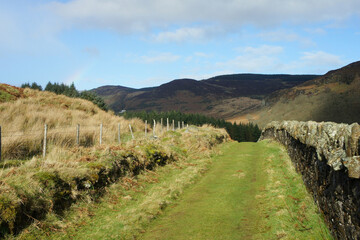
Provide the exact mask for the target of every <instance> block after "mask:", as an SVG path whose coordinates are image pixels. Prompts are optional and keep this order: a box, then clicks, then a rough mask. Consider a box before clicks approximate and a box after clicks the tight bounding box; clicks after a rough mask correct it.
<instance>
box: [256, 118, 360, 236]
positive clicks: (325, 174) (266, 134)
mask: <svg viewBox="0 0 360 240" xmlns="http://www.w3.org/2000/svg"><path fill="white" fill-rule="evenodd" d="M359 138H360V126H359V125H358V124H356V123H355V124H352V125H347V124H336V123H330V122H322V123H316V122H311V121H310V122H297V121H284V122H281V123H279V122H272V123H270V124H268V125H267V126H266V127H265V128H264V130H263V132H262V136H261V138H260V140H262V139H275V140H277V141H279V142H280V143H282V144H283V145H285V146H286V148H287V150H288V153H289V156H290V157H291V159H292V161H293V163H294V165H295V167H296V170H297V171H298V172H300V173H301V174H302V176H303V180H304V183H305V185H306V187H307V189H308V191H309V192H310V193H311V194H312V195H313V198H314V200H315V202H316V204H317V205H318V206H319V209H320V210H321V212H322V213H323V215H324V218H325V221H326V223H327V225H328V227H329V229H330V231H331V232H332V234H333V236H334V238H336V239H360V156H359Z"/></svg>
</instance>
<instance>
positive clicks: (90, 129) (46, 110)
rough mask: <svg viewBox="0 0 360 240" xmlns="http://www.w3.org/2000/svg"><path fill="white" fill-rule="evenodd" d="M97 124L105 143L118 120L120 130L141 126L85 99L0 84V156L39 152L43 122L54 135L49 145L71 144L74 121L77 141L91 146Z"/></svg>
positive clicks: (140, 127)
mask: <svg viewBox="0 0 360 240" xmlns="http://www.w3.org/2000/svg"><path fill="white" fill-rule="evenodd" d="M100 123H102V124H103V125H104V135H103V137H104V141H108V142H112V141H114V140H115V136H114V135H115V134H114V133H115V132H116V131H117V128H118V124H119V123H120V124H121V130H122V132H128V125H129V123H131V124H132V126H133V128H134V131H141V132H142V129H144V123H143V122H142V121H140V120H131V121H129V120H125V119H124V118H122V117H118V116H115V115H114V114H112V113H111V112H105V111H103V110H101V109H100V108H98V107H97V106H96V105H94V104H93V103H92V102H90V101H87V100H83V99H74V98H69V97H66V96H64V95H56V94H54V93H51V92H46V91H44V92H42V91H38V90H32V89H29V88H26V89H22V88H16V87H13V86H10V85H6V84H0V126H1V128H2V157H3V158H7V159H14V158H26V157H31V156H33V155H35V154H38V153H39V152H41V142H42V139H43V134H44V133H43V129H44V124H47V125H48V133H49V138H50V139H52V138H53V137H54V136H57V137H56V140H55V138H54V139H53V142H52V143H53V144H55V145H58V144H60V145H64V146H65V145H66V146H72V145H74V144H75V142H74V141H75V138H74V134H75V130H76V126H77V125H78V124H79V125H80V126H81V136H82V138H81V139H80V141H81V142H82V143H83V144H87V145H91V144H93V143H94V142H96V141H97V139H98V137H99V134H98V130H97V129H98V127H99V125H100ZM70 131H71V132H70Z"/></svg>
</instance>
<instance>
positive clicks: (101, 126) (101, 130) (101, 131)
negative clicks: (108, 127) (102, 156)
mask: <svg viewBox="0 0 360 240" xmlns="http://www.w3.org/2000/svg"><path fill="white" fill-rule="evenodd" d="M102 134H103V124H102V123H101V124H100V145H101V144H102Z"/></svg>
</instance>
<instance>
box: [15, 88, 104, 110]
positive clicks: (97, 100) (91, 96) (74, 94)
mask: <svg viewBox="0 0 360 240" xmlns="http://www.w3.org/2000/svg"><path fill="white" fill-rule="evenodd" d="M21 87H22V88H31V89H36V90H40V91H43V88H42V86H41V85H38V84H37V83H35V82H34V83H32V84H30V83H24V84H22V85H21ZM44 91H49V92H53V93H56V94H62V95H65V96H68V97H71V98H82V99H85V100H88V101H90V102H93V103H94V104H96V105H97V106H98V107H99V108H101V109H102V110H105V111H107V110H108V107H107V105H106V104H105V102H104V100H103V99H102V98H101V97H99V96H98V95H97V94H96V93H94V92H91V91H81V92H80V91H78V90H77V89H76V88H75V85H74V83H72V84H71V85H70V86H68V85H66V84H64V83H51V82H49V83H48V84H47V85H46V87H45V89H44Z"/></svg>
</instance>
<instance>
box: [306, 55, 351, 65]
mask: <svg viewBox="0 0 360 240" xmlns="http://www.w3.org/2000/svg"><path fill="white" fill-rule="evenodd" d="M301 60H302V61H303V62H304V64H306V65H308V66H317V67H324V66H341V65H343V64H344V61H343V60H342V59H341V57H340V56H337V55H334V54H330V53H326V52H323V51H317V52H304V54H303V56H302V57H301Z"/></svg>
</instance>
